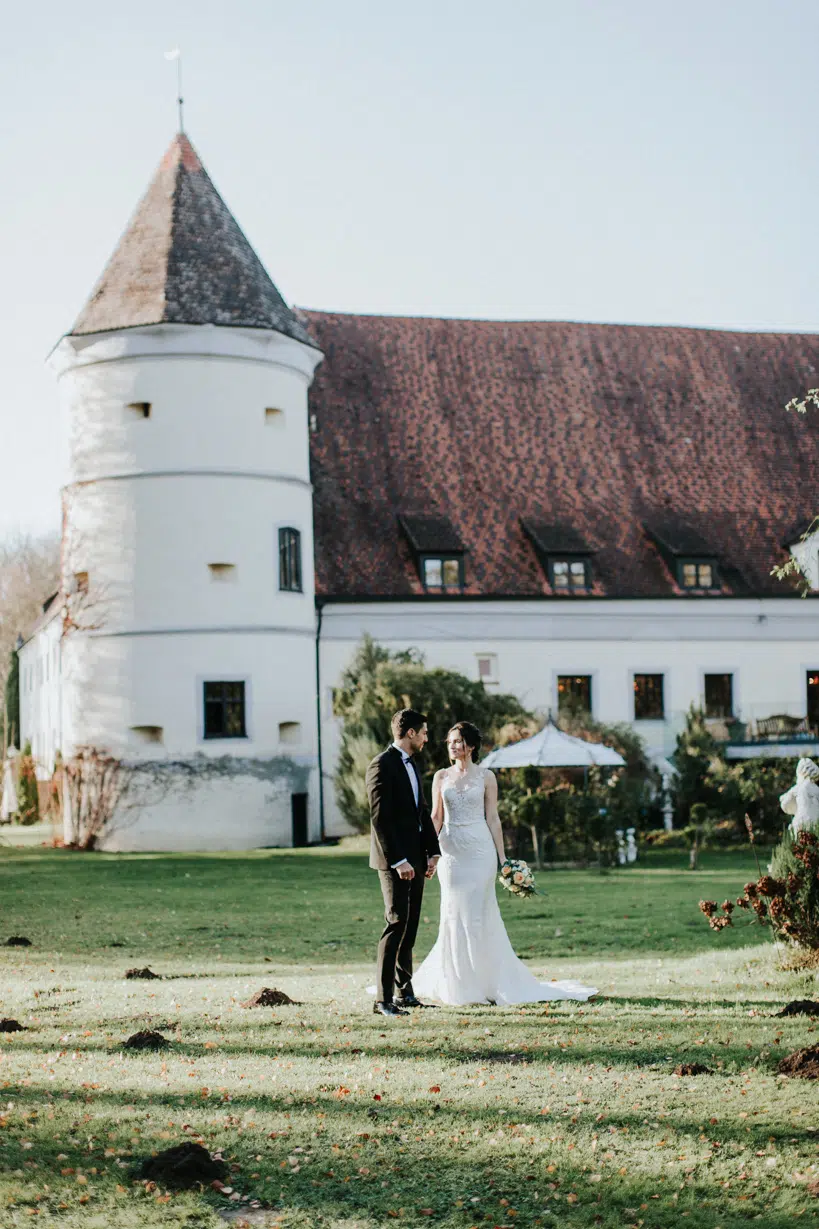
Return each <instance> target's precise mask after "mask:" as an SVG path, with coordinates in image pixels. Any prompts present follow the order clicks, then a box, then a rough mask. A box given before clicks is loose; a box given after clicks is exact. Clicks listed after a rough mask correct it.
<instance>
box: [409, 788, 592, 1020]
mask: <svg viewBox="0 0 819 1229" xmlns="http://www.w3.org/2000/svg"><path fill="white" fill-rule="evenodd" d="M484 771H485V770H479V771H478V773H477V775H476V776H475V777H472V778H471V780H470V781H469V782H468V784H467V785H466V787H462V788H459V787H458V786H457V785H456V784H455V782H453V781H452V780H450V779H446V780H445V782H444V786H443V789H442V797H443V803H444V825H443V828H442V829H441V832H440V835H439V841H440V845H441V860H440V862H439V863H438V878H439V879H440V881H441V922H440V929H439V931H438V938H437V939H436V941H435V946H434V947H433V949H432V951H431V952H430V953H429V955H428V956H427V958H426V960H425V961H424V962H423V964H422V965H421V967H420V968H419V969H418V972H417V973H416V974H415V976H414V977H413V979H412V984H413V988H414V990H415V993H416V994H417V995H418V996H419V998H430V999H437V1000H438V1002H440V1003H447V1004H451V1005H453V1006H465V1005H466V1004H467V1003H497V1004H498V1005H508V1004H512V1003H536V1002H545V1001H547V1000H550V999H579V1000H581V1001H585V1000H586V999H589V998H591V996H592V995H593V994H596V993H597V990H596V988H595V987H593V986H584V985H581V983H580V982H575V981H559V982H558V981H553V982H539V981H538V980H537V978H536V977H534V976H533V974H532V973H530V972H529V970H528V969H527V968H526V966H525V965H524V964H523V962H522V961H521V960H519V959H518V958H517V956H516V955H515V952H514V949H513V947H512V944H511V943H510V942H509V936H508V935H507V933H506V927H505V926H504V924H503V919H502V917H501V913H500V909H499V907H498V901H497V897H496V896H495V878H496V875H497V871H498V856H497V853H496V851H495V844H494V841H493V840H492V834H491V832H490V831H489V827H488V825H487V823H486V813H485V804H484V789H485V778H484ZM521 907H522V908H525V907H526V906H525V905H524V904H523V903H521Z"/></svg>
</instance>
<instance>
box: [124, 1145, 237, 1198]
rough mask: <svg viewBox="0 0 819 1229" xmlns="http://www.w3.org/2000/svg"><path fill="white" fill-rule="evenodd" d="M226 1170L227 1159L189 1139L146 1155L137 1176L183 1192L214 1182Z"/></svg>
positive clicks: (225, 1175)
mask: <svg viewBox="0 0 819 1229" xmlns="http://www.w3.org/2000/svg"><path fill="white" fill-rule="evenodd" d="M227 1172H228V1167H227V1165H226V1164H225V1162H224V1161H221V1160H217V1159H216V1158H215V1157H212V1156H211V1154H210V1153H209V1152H208V1150H207V1148H203V1147H202V1145H201V1144H194V1143H190V1142H186V1143H184V1144H177V1145H176V1146H175V1147H173V1148H166V1149H165V1151H164V1152H158V1153H157V1154H156V1156H149V1157H147V1158H146V1160H144V1161H143V1162H142V1164H141V1165H140V1166H139V1167H138V1168H137V1170H136V1176H137V1178H142V1179H147V1180H148V1181H150V1182H156V1183H158V1184H159V1185H160V1186H167V1187H170V1188H171V1189H172V1190H176V1191H183V1190H190V1189H191V1188H192V1187H196V1186H209V1185H210V1183H211V1182H215V1181H217V1180H221V1179H222V1178H225V1177H227Z"/></svg>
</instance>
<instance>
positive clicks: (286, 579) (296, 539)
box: [279, 527, 301, 593]
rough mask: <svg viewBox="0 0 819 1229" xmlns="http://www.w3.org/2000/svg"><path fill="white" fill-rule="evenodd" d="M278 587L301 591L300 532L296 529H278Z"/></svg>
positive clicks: (289, 590)
mask: <svg viewBox="0 0 819 1229" xmlns="http://www.w3.org/2000/svg"><path fill="white" fill-rule="evenodd" d="M279 588H280V589H283V590H285V591H286V592H288V593H301V534H300V533H299V531H298V529H291V528H289V527H286V528H284V529H280V530H279Z"/></svg>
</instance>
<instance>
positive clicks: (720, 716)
mask: <svg viewBox="0 0 819 1229" xmlns="http://www.w3.org/2000/svg"><path fill="white" fill-rule="evenodd" d="M709 679H727V680H728V696H729V703H728V711H727V712H724V711H720V712H717V709H721V710H722V709H724V708H725V705H724V704H719V703H717V702H716V697H715V696H714V695H713V692H714V685H713V684H712V686H711V691H712V700H711V701H710V702H709V698H708V691H709V687H708V680H709ZM702 693H703V695H702V698H703V706H704V709H705V716H706V717H707V718H708V719H709V720H714V721H728V720H730V719H731V718H733V716H734V675H733V672H732V671H730V670H722V671H720V672H719V673H716V672H710V671H709V672H708V673H707V674H703V676H702Z"/></svg>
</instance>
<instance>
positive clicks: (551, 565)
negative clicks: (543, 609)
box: [520, 516, 593, 593]
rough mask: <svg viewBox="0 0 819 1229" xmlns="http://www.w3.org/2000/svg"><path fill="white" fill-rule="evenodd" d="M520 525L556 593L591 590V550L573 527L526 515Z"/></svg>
mask: <svg viewBox="0 0 819 1229" xmlns="http://www.w3.org/2000/svg"><path fill="white" fill-rule="evenodd" d="M520 523H521V526H522V528H523V532H524V533H525V534H526V536H527V537H528V538H529V541H530V542H531V543H532V545H533V546H534V548H535V551H536V552H537V557H538V559H539V560H540V562H541V564H542V566H543V569H544V571H545V573H546V578H547V580H548V581H549V584H550V586H551V587H552V589H553V591H554V592H555V593H585V592H586V591H587V590H588V589H590V588H591V556H592V554H593V551H592V548H591V547H590V546H589V544H588V543H587V542H586V540H585V538H584V537H583V536H582V534H581V533H579V532H578V530H577V529H575V528H574V526H573V525H566V524H552V523H550V522H548V521H541V520H538V519H536V518H534V517H528V516H527V517H521V522H520Z"/></svg>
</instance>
